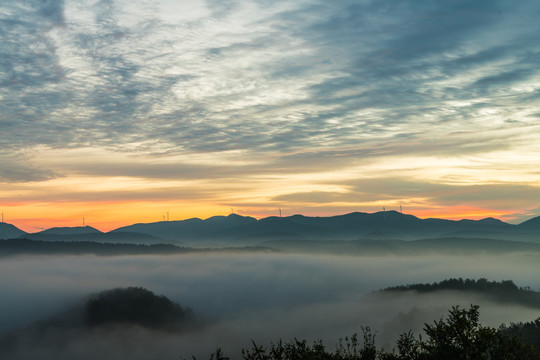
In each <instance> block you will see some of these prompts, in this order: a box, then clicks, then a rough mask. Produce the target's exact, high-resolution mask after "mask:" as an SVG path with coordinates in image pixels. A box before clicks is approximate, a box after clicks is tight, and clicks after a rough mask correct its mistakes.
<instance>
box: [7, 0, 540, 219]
mask: <svg viewBox="0 0 540 360" xmlns="http://www.w3.org/2000/svg"><path fill="white" fill-rule="evenodd" d="M538 15H540V6H539V5H538V4H536V3H535V2H531V1H525V0H523V1H518V2H517V3H516V2H513V3H512V4H511V5H510V4H508V3H507V2H505V1H477V2H474V3H470V2H468V1H457V2H451V3H449V2H437V3H433V2H432V1H405V2H400V3H399V4H396V3H395V2H392V1H376V2H372V1H341V2H339V4H337V3H327V2H323V1H316V0H309V1H308V0H306V1H299V2H294V3H291V2H287V1H275V2H272V3H271V4H267V3H264V2H260V1H247V0H245V1H229V2H216V1H206V2H203V1H189V2H182V4H178V3H177V2H175V1H170V0H161V1H155V2H152V3H148V2H143V1H134V2H133V1H130V2H128V1H121V0H100V1H96V0H85V1H83V0H65V1H37V0H36V1H32V0H28V1H23V2H16V3H3V4H2V5H0V36H1V37H2V39H3V46H2V50H1V51H0V105H1V107H2V114H0V131H1V132H0V147H1V149H2V150H1V151H2V154H0V157H1V158H4V157H6V158H7V159H13V158H15V159H16V161H11V160H10V161H8V162H6V163H5V164H6V165H5V166H2V168H1V169H0V181H2V182H4V183H11V182H21V181H27V182H35V181H38V182H40V181H50V180H51V179H53V178H62V177H67V178H70V179H71V178H73V177H76V176H84V177H86V178H88V179H92V178H95V179H100V178H113V177H123V176H125V177H129V178H149V179H159V180H163V181H170V180H171V178H174V179H175V180H193V179H195V178H197V179H201V178H204V179H207V178H212V179H214V181H212V182H210V183H199V184H195V185H194V186H193V187H192V188H190V190H189V192H191V193H195V194H197V193H199V191H202V189H203V188H208V187H212V188H217V187H219V184H223V183H228V182H229V183H230V182H233V181H240V182H242V183H243V184H244V185H245V186H247V187H248V188H249V187H252V189H250V191H248V193H249V195H248V196H238V193H235V192H230V191H227V192H223V193H222V194H219V195H214V196H211V197H210V199H209V198H208V197H207V196H206V195H205V194H203V193H201V195H200V198H201V199H199V200H203V199H204V200H205V201H208V202H209V203H212V204H213V205H212V206H214V209H219V208H220V206H225V207H228V206H230V205H231V204H232V205H234V206H237V207H244V208H245V211H246V212H250V213H252V214H258V213H265V212H268V208H274V207H275V206H276V203H275V202H273V201H272V197H279V199H280V200H281V202H283V200H285V199H287V200H288V202H287V203H286V204H285V206H286V207H287V208H289V209H290V210H291V211H292V210H296V209H309V208H311V207H313V206H312V205H311V203H312V202H313V201H315V202H317V199H316V198H314V199H312V200H310V201H292V200H291V199H292V198H295V199H298V196H299V194H297V193H302V194H303V193H306V192H307V193H309V192H311V191H319V192H320V191H324V192H329V193H331V194H330V195H331V199H337V198H340V197H342V196H347V195H351V196H349V198H351V197H352V198H354V197H355V193H354V192H352V191H351V189H350V188H348V187H346V186H343V184H342V183H341V182H336V178H339V179H345V180H347V181H349V182H354V181H357V182H358V183H365V182H366V181H371V182H372V183H375V184H376V183H377V181H378V178H380V177H381V175H380V174H381V172H385V171H386V172H387V173H386V175H385V177H388V176H391V177H393V178H399V179H403V181H404V182H410V181H416V182H418V183H419V186H420V187H423V188H424V189H430V187H431V184H432V183H437V184H441V183H442V185H441V186H443V187H444V186H451V185H452V186H463V185H469V184H471V183H474V184H475V185H478V186H484V185H486V187H485V188H483V189H481V192H488V191H490V189H491V188H493V187H496V186H503V187H505V188H506V189H509V190H508V191H509V192H512V191H514V190H513V186H515V189H516V192H517V194H518V198H519V200H518V201H519V204H517V205H515V206H510V205H508V204H506V203H505V200H502V201H500V202H498V201H497V200H496V199H493V198H492V199H491V201H475V200H474V199H467V202H468V206H469V207H471V208H476V209H477V212H481V211H484V212H489V211H491V213H492V214H497V213H499V214H501V215H508V216H510V217H511V216H514V217H516V216H519V215H520V214H521V215H522V216H525V215H527V214H529V212H530V211H531V210H533V209H534V208H535V207H536V204H531V203H530V202H529V201H528V200H527V197H524V196H522V195H520V194H521V191H520V189H522V188H523V187H524V186H527V185H525V184H531V183H538V181H539V180H540V178H539V174H538V172H535V171H533V170H532V169H533V167H532V166H533V165H534V164H536V163H537V160H538V154H539V151H540V148H539V147H538V142H537V141H536V139H537V135H538V133H539V131H540V128H539V125H538V124H539V121H538V120H539V116H540V109H539V105H540V104H539V101H538V98H539V96H538V95H539V94H540V93H539V91H540V85H539V84H540V73H539V70H538V67H537V64H538V60H539V56H540V46H539V45H538V42H537V34H538V32H539V31H540V25H539V23H538V21H536V19H537V17H538ZM80 149H87V151H88V153H87V154H86V155H85V160H84V161H79V162H77V163H73V162H70V161H68V160H67V159H65V157H63V156H60V155H59V153H60V154H64V155H66V154H69V153H77V152H78V151H80ZM92 153H94V154H95V155H92ZM21 154H24V156H21ZM98 154H101V155H103V154H106V157H107V158H110V159H111V160H110V161H109V163H105V164H103V165H101V166H100V165H99V163H100V162H101V161H102V160H104V159H103V157H102V156H99V155H98ZM205 156H206V157H207V158H204V157H205ZM208 158H210V159H213V160H214V161H208ZM64 160H65V161H64ZM36 163H38V164H39V165H38V166H37V167H36ZM156 163H158V164H156ZM404 164H406V166H403V165H404ZM165 169H171V170H170V171H169V170H165ZM389 170H393V171H389ZM328 172H333V176H331V175H329V174H328ZM366 179H367V180H366ZM97 181H101V180H97ZM285 181H287V182H288V183H289V184H291V183H294V184H297V185H298V188H301V185H303V186H304V190H296V189H292V188H289V189H287V188H285V186H283V182H285ZM424 181H427V182H426V183H425V184H421V183H422V182H424ZM255 184H256V186H255ZM370 186H371V185H370ZM170 187H173V188H175V189H180V188H182V186H181V185H178V184H170V186H169V188H170ZM368 187H369V186H368ZM82 188H83V185H81V184H80V183H77V184H73V185H72V189H71V190H70V191H71V192H84V191H82V190H81V189H82ZM268 188H270V192H273V196H269V195H268V194H267V193H266V189H268ZM139 190H140V191H142V192H145V191H146V192H148V191H149V189H148V188H144V187H142V188H140V189H139ZM14 191H15V190H11V191H10V189H7V188H6V189H5V190H4V192H3V193H2V194H0V196H2V198H4V199H5V201H6V202H12V201H14V200H13V199H14V198H15V192H14ZM426 191H427V190H426ZM533 191H534V192H536V191H538V190H537V189H536V188H535V189H533ZM451 192H452V191H450V193H451ZM458 192H460V191H459V190H458ZM154 193H155V196H156V198H159V197H160V195H159V194H157V191H154ZM49 194H50V193H49ZM300 195H301V194H300ZM107 196H108V192H107V191H106V192H105V193H104V194H101V195H100V194H94V197H95V198H96V199H97V200H98V201H102V200H105V199H106V198H107ZM529 198H530V197H529ZM65 200H66V199H63V198H62V194H59V195H58V198H57V201H65ZM80 200H81V201H85V200H84V199H80ZM135 200H137V199H134V201H135ZM456 201H457V200H456V199H454V202H456ZM381 202H387V203H388V202H390V203H392V204H394V203H395V204H397V203H398V202H406V203H408V204H410V205H411V207H414V208H416V209H423V210H426V211H427V210H429V209H437V207H440V206H445V205H447V203H446V202H445V199H444V194H439V193H437V192H435V193H429V194H427V195H426V196H422V197H411V196H410V194H409V193H408V192H407V191H403V192H400V191H397V193H396V192H395V191H393V190H392V191H391V193H389V192H385V193H384V194H382V195H381V196H378V197H376V198H375V197H374V196H371V197H370V199H364V200H362V201H360V200H355V201H347V202H343V201H341V202H340V201H337V200H334V201H333V204H329V207H328V209H327V210H330V209H335V208H339V207H341V208H342V209H344V210H348V209H351V208H354V207H359V206H360V207H361V206H364V207H367V206H376V207H379V205H380V203H381ZM256 204H260V205H262V206H255V205H256ZM518 205H519V206H518ZM523 209H525V210H523Z"/></svg>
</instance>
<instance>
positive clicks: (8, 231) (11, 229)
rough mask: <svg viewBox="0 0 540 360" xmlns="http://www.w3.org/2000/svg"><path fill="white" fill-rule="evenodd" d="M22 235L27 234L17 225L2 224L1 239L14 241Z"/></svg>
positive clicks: (0, 227)
mask: <svg viewBox="0 0 540 360" xmlns="http://www.w3.org/2000/svg"><path fill="white" fill-rule="evenodd" d="M21 235H26V232H24V231H22V230H21V229H19V228H18V227H16V226H15V225H11V224H8V223H5V222H0V239H12V238H16V237H19V236H21Z"/></svg>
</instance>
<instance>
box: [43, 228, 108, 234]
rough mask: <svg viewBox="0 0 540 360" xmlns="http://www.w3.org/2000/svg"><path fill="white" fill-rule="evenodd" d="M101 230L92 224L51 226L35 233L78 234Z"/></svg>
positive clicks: (95, 232) (94, 232)
mask: <svg viewBox="0 0 540 360" xmlns="http://www.w3.org/2000/svg"><path fill="white" fill-rule="evenodd" d="M100 233H101V231H99V230H98V229H96V228H94V227H92V226H75V227H53V228H50V229H47V230H43V231H40V232H38V233H37V234H50V235H79V234H100Z"/></svg>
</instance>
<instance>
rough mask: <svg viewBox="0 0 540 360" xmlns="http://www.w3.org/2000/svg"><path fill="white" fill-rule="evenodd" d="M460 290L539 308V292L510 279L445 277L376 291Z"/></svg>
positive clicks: (424, 291) (499, 300)
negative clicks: (439, 279)
mask: <svg viewBox="0 0 540 360" xmlns="http://www.w3.org/2000/svg"><path fill="white" fill-rule="evenodd" d="M449 290H452V291H460V292H470V293H477V294H480V295H482V296H484V297H485V298H486V299H489V300H492V301H495V302H500V303H508V304H520V305H524V306H528V307H534V308H538V309H540V292H538V291H534V290H531V289H530V288H519V287H518V286H517V285H516V284H514V282H513V281H512V280H503V281H500V282H497V281H488V280H487V279H484V278H481V279H478V280H474V279H462V278H459V279H455V278H452V279H446V280H443V281H441V282H435V283H432V284H410V285H399V286H393V287H388V288H385V289H382V290H380V291H379V292H378V293H380V294H387V293H396V292H406V291H414V292H417V293H420V294H425V293H433V292H438V291H449Z"/></svg>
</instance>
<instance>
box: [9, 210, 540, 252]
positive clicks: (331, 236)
mask: <svg viewBox="0 0 540 360" xmlns="http://www.w3.org/2000/svg"><path fill="white" fill-rule="evenodd" d="M17 237H19V238H20V237H26V238H29V239H34V240H45V241H100V242H126V243H141V244H155V243H173V244H189V245H191V246H200V245H211V246H213V245H218V246H219V245H220V244H221V245H222V246H231V245H239V246H244V245H246V244H249V245H253V244H257V243H260V242H261V241H281V240H294V241H302V240H324V241H326V240H362V239H364V240H367V239H372V240H373V239H386V240H390V239H401V240H418V239H433V238H469V239H472V238H476V239H486V238H489V239H497V240H511V241H528V242H540V217H535V218H532V219H530V220H527V221H524V222H522V223H521V224H519V225H514V224H509V223H506V222H503V221H501V220H498V219H495V218H485V219H481V220H468V219H464V220H445V219H437V218H428V219H420V218H418V217H416V216H413V215H410V214H403V213H400V212H397V211H393V210H391V211H379V212H375V213H363V212H353V213H349V214H344V215H337V216H329V217H310V216H303V215H292V216H287V217H276V216H271V217H266V218H262V219H255V218H253V217H250V216H241V215H237V214H231V215H228V216H213V217H210V218H208V219H205V220H203V219H199V218H191V219H187V220H177V221H160V222H155V223H138V224H133V225H129V226H124V227H120V228H118V229H115V230H113V231H110V232H108V233H103V232H101V231H99V230H97V229H95V228H93V227H91V226H85V227H61V228H60V227H58V228H51V229H47V230H44V231H41V232H38V233H33V234H27V233H25V232H24V231H22V230H19V229H17V228H16V227H15V226H13V225H10V224H6V223H0V239H8V238H17Z"/></svg>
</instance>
